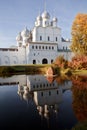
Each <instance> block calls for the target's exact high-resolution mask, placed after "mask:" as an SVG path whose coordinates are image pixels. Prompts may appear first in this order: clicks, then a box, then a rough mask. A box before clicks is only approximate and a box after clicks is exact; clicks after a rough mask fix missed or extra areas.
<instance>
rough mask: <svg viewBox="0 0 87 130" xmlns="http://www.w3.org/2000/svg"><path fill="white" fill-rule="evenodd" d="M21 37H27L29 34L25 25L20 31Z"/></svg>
mask: <svg viewBox="0 0 87 130" xmlns="http://www.w3.org/2000/svg"><path fill="white" fill-rule="evenodd" d="M21 35H22V37H28V36H29V30H28V29H27V27H26V28H25V29H24V30H23V31H22V32H21Z"/></svg>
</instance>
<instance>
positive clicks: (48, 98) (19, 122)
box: [0, 75, 87, 130]
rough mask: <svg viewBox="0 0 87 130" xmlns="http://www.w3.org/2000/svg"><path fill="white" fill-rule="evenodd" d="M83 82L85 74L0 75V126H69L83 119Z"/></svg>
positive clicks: (86, 93) (86, 96) (86, 98)
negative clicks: (82, 75) (58, 75)
mask: <svg viewBox="0 0 87 130" xmlns="http://www.w3.org/2000/svg"><path fill="white" fill-rule="evenodd" d="M86 84H87V83H86V78H85V77H84V78H82V77H73V78H71V79H66V78H61V77H55V78H53V77H46V76H44V75H13V76H12V77H4V78H3V77H0V129H1V130H4V129H7V128H8V129H13V128H15V129H24V130H25V129H30V128H31V129H33V128H38V129H48V130H51V129H55V130H65V129H66V130H70V129H72V127H74V126H75V125H76V124H78V122H79V121H83V120H86V119H87V111H86V110H87V109H86V108H87V87H86V86H87V85H86Z"/></svg>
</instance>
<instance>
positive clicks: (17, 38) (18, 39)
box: [16, 32, 22, 41]
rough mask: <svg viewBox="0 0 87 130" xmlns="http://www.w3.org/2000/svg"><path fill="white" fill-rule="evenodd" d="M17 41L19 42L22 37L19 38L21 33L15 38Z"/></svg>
mask: <svg viewBox="0 0 87 130" xmlns="http://www.w3.org/2000/svg"><path fill="white" fill-rule="evenodd" d="M16 40H17V41H21V40H22V36H21V32H19V34H18V36H17V37H16Z"/></svg>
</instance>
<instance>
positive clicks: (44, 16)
mask: <svg viewBox="0 0 87 130" xmlns="http://www.w3.org/2000/svg"><path fill="white" fill-rule="evenodd" d="M42 18H46V19H50V14H49V13H48V12H46V11H44V12H43V13H42Z"/></svg>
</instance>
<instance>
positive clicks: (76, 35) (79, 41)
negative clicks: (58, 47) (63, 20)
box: [70, 14, 87, 55]
mask: <svg viewBox="0 0 87 130" xmlns="http://www.w3.org/2000/svg"><path fill="white" fill-rule="evenodd" d="M71 34H72V44H71V47H70V48H71V50H72V51H73V52H74V53H77V54H85V55H87V14H77V16H76V17H75V20H74V22H73V25H72V32H71Z"/></svg>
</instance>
